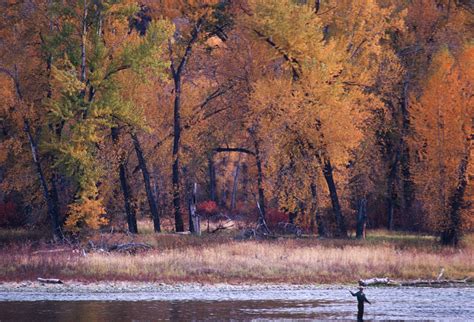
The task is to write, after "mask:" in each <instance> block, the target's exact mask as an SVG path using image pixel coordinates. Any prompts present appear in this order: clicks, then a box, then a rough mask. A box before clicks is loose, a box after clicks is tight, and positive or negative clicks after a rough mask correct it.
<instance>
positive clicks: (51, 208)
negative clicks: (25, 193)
mask: <svg viewBox="0 0 474 322" xmlns="http://www.w3.org/2000/svg"><path fill="white" fill-rule="evenodd" d="M24 130H25V133H26V135H27V136H28V141H29V143H30V149H31V156H32V158H33V162H34V164H35V167H36V173H37V175H38V179H39V181H40V184H41V188H42V190H43V197H44V199H45V201H46V206H47V209H48V215H49V218H50V220H51V229H52V232H53V236H54V239H55V240H62V239H63V234H62V231H61V226H60V224H59V217H58V211H57V209H58V208H59V207H58V205H57V204H55V202H54V198H53V196H52V195H51V192H50V190H49V188H48V183H47V182H46V178H45V176H44V172H43V168H42V166H41V162H40V159H39V155H38V146H37V144H36V141H35V140H34V138H33V134H32V132H31V128H30V123H29V122H28V120H24Z"/></svg>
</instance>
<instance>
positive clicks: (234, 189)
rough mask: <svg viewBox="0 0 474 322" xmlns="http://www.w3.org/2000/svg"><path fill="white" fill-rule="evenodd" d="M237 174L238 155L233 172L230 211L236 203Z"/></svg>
mask: <svg viewBox="0 0 474 322" xmlns="http://www.w3.org/2000/svg"><path fill="white" fill-rule="evenodd" d="M239 172H240V155H239V160H238V161H237V164H236V166H235V172H234V183H233V185H232V196H231V199H230V209H231V210H234V209H235V204H236V202H237V188H238V186H239Z"/></svg>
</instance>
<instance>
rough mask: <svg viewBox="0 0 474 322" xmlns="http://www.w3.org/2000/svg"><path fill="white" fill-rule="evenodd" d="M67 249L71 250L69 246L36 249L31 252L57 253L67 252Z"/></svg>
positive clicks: (34, 253)
mask: <svg viewBox="0 0 474 322" xmlns="http://www.w3.org/2000/svg"><path fill="white" fill-rule="evenodd" d="M67 251H71V249H69V248H59V249H46V250H37V251H35V252H33V253H32V254H33V255H36V254H48V253H59V252H67Z"/></svg>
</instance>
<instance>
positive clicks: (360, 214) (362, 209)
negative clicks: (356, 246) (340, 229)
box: [356, 197, 367, 239]
mask: <svg viewBox="0 0 474 322" xmlns="http://www.w3.org/2000/svg"><path fill="white" fill-rule="evenodd" d="M366 224H367V199H366V198H365V197H364V198H361V199H360V200H359V204H358V207H357V231H356V238H358V239H365V226H366Z"/></svg>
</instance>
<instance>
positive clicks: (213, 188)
mask: <svg viewBox="0 0 474 322" xmlns="http://www.w3.org/2000/svg"><path fill="white" fill-rule="evenodd" d="M207 162H208V163H207V164H208V168H209V199H210V200H212V201H214V202H217V183H216V167H215V164H214V155H213V154H210V155H209V157H208V159H207Z"/></svg>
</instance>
